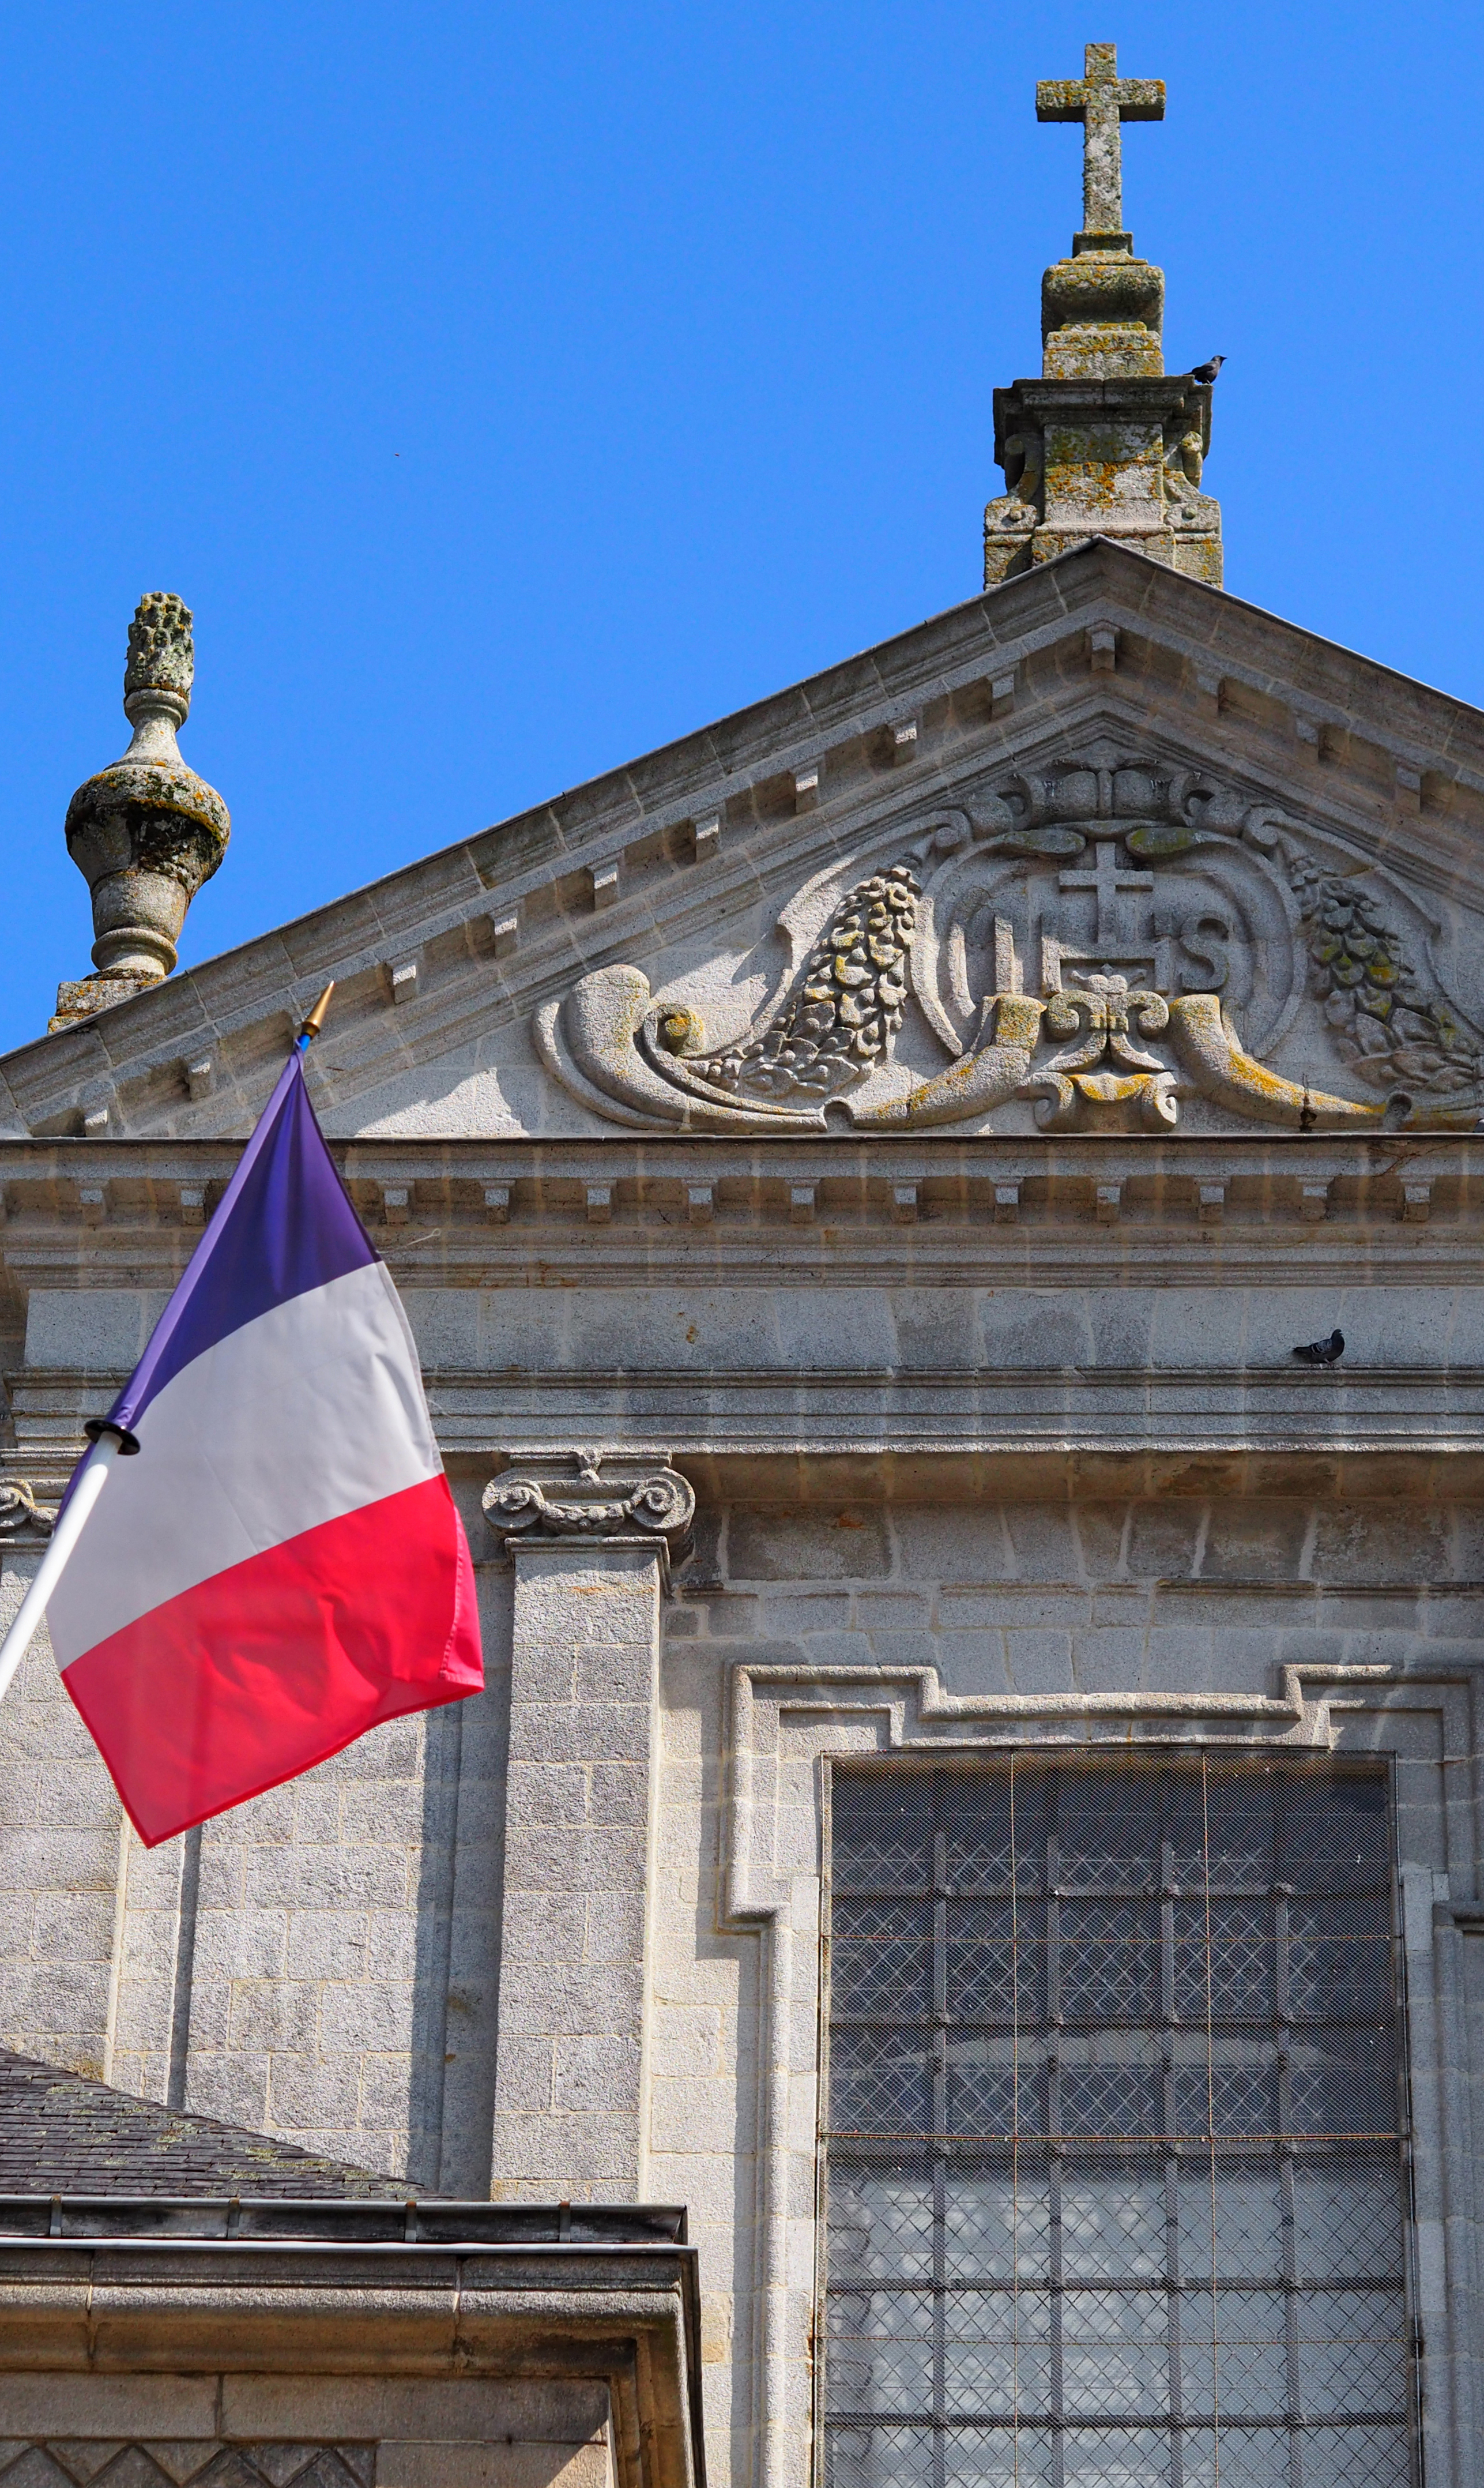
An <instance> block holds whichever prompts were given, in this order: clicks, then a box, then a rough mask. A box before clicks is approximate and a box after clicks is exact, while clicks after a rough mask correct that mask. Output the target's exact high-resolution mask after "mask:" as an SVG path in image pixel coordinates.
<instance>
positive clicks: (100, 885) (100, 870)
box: [53, 592, 232, 1027]
mask: <svg viewBox="0 0 1484 2488" xmlns="http://www.w3.org/2000/svg"><path fill="white" fill-rule="evenodd" d="M194 673H195V647H194V642H193V641H192V638H191V615H190V610H189V608H188V607H186V606H185V605H182V602H181V599H180V597H179V596H170V595H165V594H162V593H159V592H156V593H154V594H153V595H150V596H144V597H141V599H140V601H139V605H138V608H137V609H136V611H135V614H134V618H133V621H132V622H131V623H130V624H129V632H128V661H127V664H126V666H125V668H124V714H125V716H126V718H127V719H128V721H129V723H130V725H131V726H132V727H133V729H134V739H133V741H132V743H131V744H130V745H129V748H128V749H127V751H126V753H125V754H124V757H123V759H122V760H116V761H115V762H114V763H113V766H112V767H111V768H109V769H100V770H99V771H98V776H97V777H96V778H89V779H88V781H87V783H86V785H83V786H79V787H78V789H77V792H76V794H75V795H74V796H73V797H72V800H71V802H70V804H69V806H68V807H67V844H68V852H69V854H70V856H71V859H72V862H74V863H75V864H76V866H77V869H78V871H79V872H80V873H82V875H83V876H84V878H85V880H86V881H87V884H88V888H89V889H90V891H92V893H93V930H94V934H95V936H96V939H95V941H94V944H93V958H94V962H95V965H96V966H97V968H98V975H96V976H86V977H83V978H81V979H80V980H79V981H78V982H76V983H74V984H68V985H64V986H63V987H62V989H61V991H60V992H59V994H58V996H57V1013H58V1016H57V1020H56V1021H54V1022H53V1026H54V1027H55V1026H58V1025H65V1024H66V1023H67V1022H68V1021H70V1020H74V1019H84V1018H87V1017H89V1016H90V1015H91V1014H92V1012H94V1011H96V1010H101V1009H102V1008H103V1007H104V1005H105V1004H108V1003H113V1002H121V1001H123V1000H125V999H126V997H127V995H128V994H130V993H137V992H139V991H141V990H142V989H143V987H145V986H146V985H153V984H158V983H159V981H160V979H161V978H162V977H164V976H168V975H170V972H171V970H172V969H173V968H174V966H175V963H176V945H177V943H178V942H179V940H180V935H181V927H182V924H183V923H184V921H185V911H186V909H187V907H188V906H189V905H190V902H191V900H192V899H193V898H194V897H195V894H196V892H197V891H198V890H199V889H200V888H201V885H202V883H203V882H204V881H210V877H211V875H212V873H213V872H214V871H215V870H216V867H217V865H218V864H219V863H220V862H221V860H222V857H223V855H224V854H225V853H226V849H227V840H228V837H229V836H230V834H231V829H232V823H231V817H230V815H229V813H228V810H227V806H226V805H225V804H224V803H223V802H222V799H221V797H220V796H219V795H218V794H217V792H216V789H215V787H214V786H208V785H207V784H206V782H205V780H204V779H203V778H198V777H197V776H196V774H195V771H194V770H192V769H188V768H187V767H186V765H185V763H184V761H183V760H182V757H181V754H180V750H179V748H178V746H177V744H176V734H177V732H178V730H179V729H180V727H181V726H182V725H183V724H184V723H185V721H186V718H187V717H188V716H189V714H190V693H191V682H192V679H193V677H194Z"/></svg>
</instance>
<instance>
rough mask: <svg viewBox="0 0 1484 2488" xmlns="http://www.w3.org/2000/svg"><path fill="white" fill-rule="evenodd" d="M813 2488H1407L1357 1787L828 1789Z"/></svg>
mask: <svg viewBox="0 0 1484 2488" xmlns="http://www.w3.org/2000/svg"><path fill="white" fill-rule="evenodd" d="M831 1813H832V1827H831V1843H830V1846H831V1858H830V1907H829V1916H828V1927H829V1935H828V1994H829V2041H828V2079H827V2084H826V2093H825V2096H826V2101H827V2107H826V2133H825V2154H826V2162H825V2164H826V2256H827V2274H826V2302H825V2318H826V2320H825V2324H824V2327H823V2332H824V2349H825V2358H824V2364H823V2396H824V2401H823V2408H824V2418H825V2444H826V2467H827V2473H828V2478H829V2482H830V2488H898V2484H899V2483H901V2488H909V2483H911V2488H915V2483H919V2482H920V2483H922V2488H969V2483H976V2488H977V2483H985V2484H986V2488H1022V2483H1023V2488H1341V2483H1343V2488H1407V2483H1408V2481H1409V2479H1410V2476H1411V2470H1410V2465H1411V2447H1412V2430H1411V2427H1410V2425H1409V2410H1410V2396H1411V2381H1410V2363H1409V2356H1408V2337H1407V2326H1406V2315H1405V2295H1404V2286H1403V2280H1404V2226H1403V2182H1404V2177H1403V2158H1402V2150H1403V2087H1402V2066H1401V2049H1400V2045H1399V2038H1398V2022H1397V1994H1396V1980H1397V1965H1396V1961H1395V1954H1394V1943H1393V1905H1392V1875H1391V1844H1390V1831H1389V1808H1388V1797H1387V1788H1386V1779H1385V1777H1384V1776H1383V1775H1382V1773H1381V1772H1379V1771H1376V1770H1373V1769H1356V1770H1351V1769H1347V1768H1339V1767H1332V1766H1323V1767H1312V1768H1310V1767H1303V1766H1302V1765H1293V1766H1290V1765H1288V1764H1284V1765H1283V1766H1282V1767H1263V1766H1260V1765H1258V1766H1249V1767H1243V1768H1234V1767H1230V1766H1228V1765H1223V1766H1222V1767H1220V1768H1218V1767H1216V1765H1215V1764H1209V1765H1208V1764H1206V1763H1204V1762H1202V1761H1200V1760H1198V1759H1197V1760H1196V1761H1194V1762H1193V1763H1189V1764H1188V1763H1169V1764H1144V1763H1130V1764H1128V1765H1121V1766H1119V1767H1115V1768H1094V1767H1076V1766H1074V1765H1066V1766H1063V1765H1059V1764H1058V1765H1055V1766H1049V1765H1047V1764H1044V1763H1041V1762H1035V1763H1028V1762H1019V1761H1017V1762H1016V1763H1014V1764H1009V1763H1007V1764H1006V1765H1004V1766H1003V1767H989V1768H985V1769H979V1770H972V1771H970V1770H953V1769H941V1770H934V1771H904V1770H900V1769H895V1770H883V1769H875V1770H870V1769H864V1768H855V1769H850V1770H847V1769H843V1768H842V1769H838V1770H837V1771H836V1773H835V1776H834V1781H833V1793H832V1806H831Z"/></svg>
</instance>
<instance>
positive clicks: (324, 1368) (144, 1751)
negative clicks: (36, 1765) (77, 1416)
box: [48, 1050, 484, 1847]
mask: <svg viewBox="0 0 1484 2488" xmlns="http://www.w3.org/2000/svg"><path fill="white" fill-rule="evenodd" d="M104 1422H105V1423H106V1426H107V1428H108V1429H109V1430H110V1431H111V1432H113V1433H114V1434H116V1435H118V1436H119V1437H121V1438H122V1440H123V1446H124V1449H125V1450H126V1451H127V1450H129V1449H130V1448H131V1446H132V1444H133V1443H135V1442H137V1445H138V1450H139V1456H138V1457H137V1458H125V1459H121V1460H118V1461H117V1462H116V1463H115V1465H114V1466H113V1468H112V1469H111V1471H110V1475H109V1480H108V1485H107V1491H106V1493H103V1494H101V1495H100V1496H99V1499H98V1503H97V1505H96V1506H95V1508H94V1509H93V1510H92V1512H91V1513H89V1515H88V1517H87V1519H86V1520H85V1522H84V1523H83V1527H82V1532H81V1536H80V1538H79V1539H78V1542H77V1548H76V1552H75V1554H74V1555H73V1556H72V1557H71V1559H70V1562H69V1563H68V1564H67V1566H66V1569H64V1570H63V1572H62V1574H61V1577H60V1579H59V1580H58V1582H57V1584H56V1586H55V1588H54V1589H53V1590H52V1592H51V1596H50V1603H49V1608H48V1615H49V1621H50V1627H51V1639H52V1647H53V1649H54V1651H55V1653H56V1656H57V1661H58V1664H59V1666H60V1667H61V1669H62V1681H63V1682H64V1684H65V1685H66V1686H67V1689H68V1692H69V1693H70V1695H71V1698H72V1700H73V1702H74V1703H75V1704H76V1706H77V1709H78V1710H80V1712H81V1713H82V1716H83V1718H84V1719H85V1720H86V1722H87V1724H88V1727H89V1728H90V1730H91V1731H92V1734H93V1737H94V1739H95V1740H96V1742H97V1744H98V1750H99V1752H100V1753H101V1755H102V1757H103V1760H104V1762H105V1763H106V1764H107V1766H108V1768H109V1770H110V1772H111V1773H112V1775H113V1779H114V1782H115V1785H116V1786H117V1788H118V1791H119V1795H120V1796H121V1797H122V1799H123V1801H124V1805H125V1807H126V1810H127V1813H128V1815H129V1818H130V1820H131V1822H132V1823H133V1824H134V1827H135V1829H136V1830H137V1831H138V1833H139V1835H140V1837H141V1839H142V1840H144V1841H146V1842H147V1843H148V1844H149V1845H151V1846H152V1847H153V1846H154V1844H155V1843H156V1842H158V1841H161V1840H166V1839H168V1838H169V1837H170V1836H171V1835H172V1833H174V1832H178V1831H182V1830H183V1829H185V1828H186V1827H187V1826H188V1825H190V1824H196V1823H201V1822H204V1821H205V1820H206V1819H207V1817H208V1816H210V1815H214V1814H218V1813H220V1812H221V1811H222V1810H223V1808H225V1807H227V1806H231V1805H237V1804H238V1803H240V1802H241V1801H242V1799H243V1798H245V1797H249V1796H255V1795H258V1794H259V1793H260V1792H261V1791H262V1790H264V1789H268V1788H273V1787H276V1786H277V1785H278V1784H279V1783H280V1782H282V1781H284V1780H287V1779H292V1778H293V1777H294V1776H295V1774H296V1773H298V1772H300V1771H304V1770H307V1769H309V1768H310V1767H311V1766H312V1765H313V1764H315V1763H318V1762H322V1761H323V1760H324V1759H325V1758H326V1756H328V1755H330V1754H334V1753H338V1752H339V1751H340V1749H341V1748H342V1747H343V1746H345V1745H348V1744H350V1742H351V1740H352V1739H354V1738H356V1737H359V1736H362V1735H363V1734H364V1733H365V1731H366V1730H367V1729H368V1728H371V1727H374V1726H376V1724H377V1723H378V1721H380V1720H383V1719H395V1718H397V1717H399V1716H402V1715H404V1714H406V1712H408V1711H413V1710H427V1709H432V1708H434V1707H435V1706H436V1705H437V1704H440V1703H444V1702H458V1701H462V1700H463V1699H464V1697H465V1696H466V1695H468V1694H470V1693H474V1692H478V1691H479V1690H480V1689H481V1687H482V1685H483V1683H484V1670H483V1662H482V1657H481V1652H480V1639H479V1623H478V1617H477V1613H476V1608H475V1596H474V1574H473V1568H472V1565H471V1563H470V1560H469V1550H468V1545H467V1542H466V1541H465V1538H464V1534H463V1526H462V1521H461V1520H460V1517H459V1513H458V1510H457V1508H456V1506H455V1504H454V1500H453V1496H452V1494H451V1493H450V1491H449V1486H448V1481H447V1479H446V1478H445V1476H444V1474H443V1464H442V1461H441V1459H440V1457H439V1455H438V1449H437V1445H436V1442H435V1441H434V1433H433V1426H432V1421H431V1419H430V1417H429V1414H428V1406H427V1401H426V1400H425V1398H424V1395H423V1387H422V1377H421V1372H420V1370H419V1365H418V1358H417V1351H416V1347H415V1345H414V1343H413V1340H412V1335H411V1332H410V1330H409V1328H408V1325H407V1320H406V1315H405V1313H404V1312H403V1309H402V1305H401V1302H400V1300H399V1298H398V1295H397V1291H396V1288H395V1287H394V1286H393V1284H392V1280H391V1276H390V1274H389V1272H388V1271H387V1269H386V1266H385V1264H384V1262H383V1261H382V1260H381V1258H380V1257H379V1256H378V1253H377V1252H376V1250H375V1248H374V1247H373V1245H372V1243H371V1239H370V1237H369V1236H368V1235H367V1233H366V1230H365V1229H364V1228H363V1227H362V1225H361V1223H360V1220H359V1218H358V1217H357V1216H356V1214H355V1210H354V1207H353V1205H352V1203H351V1202H350V1196H349V1195H348V1193H347V1192H346V1189H345V1186H344V1185H343V1183H342V1182H341V1179H340V1176H339V1174H338V1173H337V1171H336V1168H335V1165H334V1161H333V1160H332V1158H331V1156H330V1154H329V1150H328V1148H327V1147H326V1145H325V1143H324V1138H323V1135H322V1132H321V1130H320V1126H319V1124H318V1122H317V1120H316V1118H315V1115H314V1110H313V1108H312V1106H311V1105H310V1102H309V1096H308V1093H307V1090H306V1089H305V1086H304V1066H303V1061H302V1058H301V1053H300V1052H299V1051H297V1050H296V1051H295V1052H294V1054H293V1055H291V1057H290V1060H289V1062H288V1064H287V1065H286V1067H285V1070H284V1073H283V1076H282V1078H281V1079H280V1081H279V1083H278V1086H277V1088H276V1089H275V1090H274V1092H273V1095H272V1097H271V1098H270V1100H269V1102H268V1105H267V1107H266V1110H265V1113H264V1115H263V1118H262V1120H261V1121H260V1123H259V1125H258V1128H257V1130H256V1131H255V1133H254V1134H253V1137H252V1139H251V1141H250V1142H249V1143H248V1145H247V1147H246V1149H245V1150H244V1152H243V1155H242V1158H241V1161H240V1163H239V1165H238V1170H237V1172H236V1173H235V1174H234V1176H233V1178H232V1181H231V1183H230V1184H229V1186H228V1188H227V1191H226V1193H225V1195H224V1196H223V1199H222V1201H221V1203H220V1205H219V1207H218V1208H217V1210H216V1213H215V1215H214V1217H213V1218H212V1220H211V1222H210V1227H209V1228H208V1229H207V1231H206V1233H205V1235H204V1236H203V1237H202V1239H201V1242H200V1244H199V1245H198V1246H197V1248H196V1251H195V1254H194V1255H193V1257H192V1258H191V1261H190V1264H189V1267H188V1268H187V1270H186V1272H185V1275H184V1277H183V1278H182V1281H181V1283H180V1286H178V1287H177V1288H176V1290H175V1293H174V1295H173V1296H172V1297H171V1299H170V1301H169V1303H168V1305H167V1306H166V1308H165V1310H164V1313H163V1314H162V1315H161V1316H160V1319H159V1322H158V1324H157V1325H156V1328H155V1330H154V1336H153V1337H152V1339H151V1341H150V1343H149V1345H148V1347H147V1348H146V1350H145V1353H144V1356H143V1358H142V1359H141V1361H140V1363H139V1365H138V1367H137V1369H136V1371H135V1372H134V1373H133V1375H132V1376H131V1378H130V1380H129V1382H128V1384H127V1386H126V1389H125V1390H124V1391H123V1392H122V1393H121V1394H120V1396H119V1398H118V1400H116V1401H115V1403H114V1406H113V1408H112V1409H111V1410H110V1412H109V1416H108V1418H107V1420H106V1421H104ZM81 1474H82V1471H81V1469H79V1471H78V1476H79V1477H80V1476H81ZM73 1484H74V1486H75V1484H76V1479H75V1478H74V1481H73Z"/></svg>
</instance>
